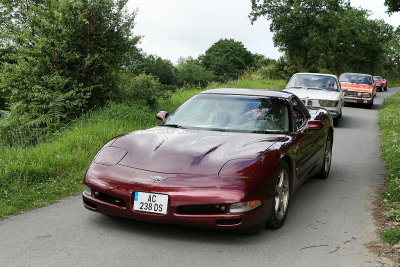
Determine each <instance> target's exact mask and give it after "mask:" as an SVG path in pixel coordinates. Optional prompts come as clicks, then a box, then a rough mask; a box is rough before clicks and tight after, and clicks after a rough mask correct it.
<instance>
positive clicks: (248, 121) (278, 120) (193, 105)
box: [162, 94, 289, 133]
mask: <svg viewBox="0 0 400 267" xmlns="http://www.w3.org/2000/svg"><path fill="white" fill-rule="evenodd" d="M162 126H171V127H178V128H189V129H205V130H215V131H232V132H234V131H237V132H254V133H269V132H288V131H289V113H288V104H287V101H286V100H284V99H281V98H277V97H262V96H242V95H240V96H239V95H219V94H199V95H196V96H194V97H192V98H190V99H189V100H188V101H186V102H185V103H184V104H182V105H181V106H180V107H179V108H178V109H177V110H176V111H175V112H174V113H173V114H171V115H170V116H169V117H168V118H167V119H166V120H165V122H164V123H163V124H162Z"/></svg>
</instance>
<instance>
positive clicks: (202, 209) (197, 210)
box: [175, 205, 226, 215]
mask: <svg viewBox="0 0 400 267" xmlns="http://www.w3.org/2000/svg"><path fill="white" fill-rule="evenodd" d="M225 210H226V209H225ZM175 212H176V213H178V214H191V215H196V214H200V215H202V214H224V213H225V212H226V211H221V208H220V205H187V206H180V207H178V208H177V209H176V211H175Z"/></svg>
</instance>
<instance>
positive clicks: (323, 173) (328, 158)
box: [315, 134, 332, 179]
mask: <svg viewBox="0 0 400 267" xmlns="http://www.w3.org/2000/svg"><path fill="white" fill-rule="evenodd" d="M331 163H332V135H331V134H328V137H327V138H326V144H325V152H324V163H323V164H322V167H321V170H320V171H319V172H318V173H317V174H316V175H315V177H316V178H318V179H326V178H328V176H329V172H330V170H331Z"/></svg>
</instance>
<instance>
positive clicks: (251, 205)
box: [229, 200, 261, 213]
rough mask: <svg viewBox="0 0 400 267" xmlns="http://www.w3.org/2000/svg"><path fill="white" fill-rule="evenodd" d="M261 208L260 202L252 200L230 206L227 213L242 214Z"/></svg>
mask: <svg viewBox="0 0 400 267" xmlns="http://www.w3.org/2000/svg"><path fill="white" fill-rule="evenodd" d="M259 206H261V200H252V201H247V202H238V203H233V204H231V206H230V208H229V211H230V213H243V212H247V211H250V210H253V209H255V208H257V207H259Z"/></svg>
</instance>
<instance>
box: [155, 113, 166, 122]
mask: <svg viewBox="0 0 400 267" xmlns="http://www.w3.org/2000/svg"><path fill="white" fill-rule="evenodd" d="M168 115H169V114H168V112H166V111H159V112H158V113H157V114H156V118H157V119H158V120H160V121H165V120H166V119H167V118H168Z"/></svg>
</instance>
